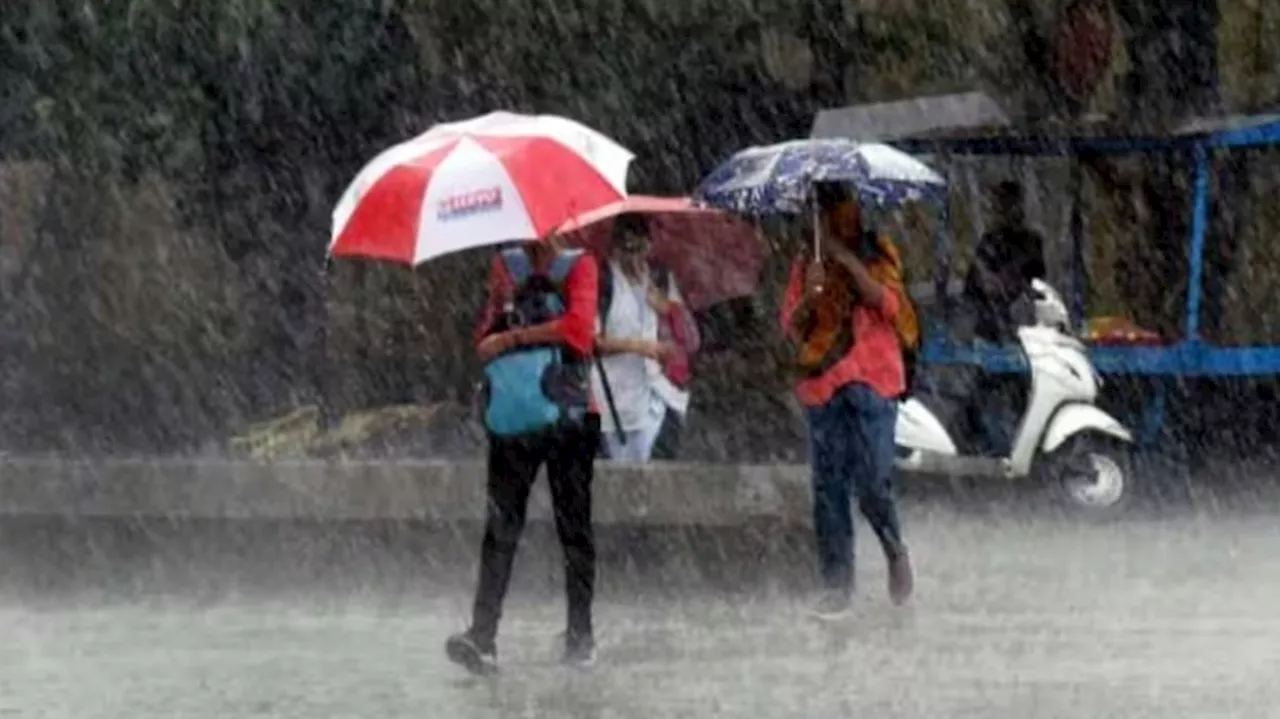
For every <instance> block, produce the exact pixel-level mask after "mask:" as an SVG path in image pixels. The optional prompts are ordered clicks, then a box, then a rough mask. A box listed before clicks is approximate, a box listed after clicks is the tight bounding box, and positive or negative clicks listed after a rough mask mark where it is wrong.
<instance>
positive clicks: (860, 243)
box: [781, 183, 914, 619]
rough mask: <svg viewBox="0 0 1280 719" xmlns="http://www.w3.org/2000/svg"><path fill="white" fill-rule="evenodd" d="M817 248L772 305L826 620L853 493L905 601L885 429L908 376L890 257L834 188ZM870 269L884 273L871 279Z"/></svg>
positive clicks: (842, 592) (907, 586)
mask: <svg viewBox="0 0 1280 719" xmlns="http://www.w3.org/2000/svg"><path fill="white" fill-rule="evenodd" d="M815 195H816V201H817V203H818V208H819V212H820V213H821V216H820V218H819V227H818V228H817V229H818V232H819V240H818V250H819V252H820V253H821V258H820V259H818V258H817V257H815V256H813V255H812V254H810V255H809V256H802V257H800V258H798V259H797V260H796V261H795V262H794V263H793V264H792V267H791V276H790V281H789V282H788V284H787V289H786V293H785V296H784V298H783V303H782V308H781V321H782V326H783V328H784V331H785V332H786V333H787V334H788V335H789V336H790V337H791V338H792V339H793V340H794V341H795V342H796V343H797V344H798V347H799V352H798V354H799V356H798V359H797V365H798V370H799V371H800V373H801V379H800V381H799V383H798V384H797V385H796V394H797V395H798V397H799V399H800V401H801V402H802V403H803V404H804V405H805V406H806V408H807V415H808V421H809V435H810V444H811V449H810V461H811V463H812V466H813V476H812V481H813V522H814V529H815V531H816V534H817V545H818V546H817V549H818V561H819V565H820V566H821V570H822V580H823V590H824V591H823V593H822V595H821V597H820V598H819V601H818V604H817V606H816V608H815V612H816V614H817V615H818V616H819V617H820V618H824V619H830V618H836V617H838V616H841V615H843V614H845V613H847V612H848V611H849V608H850V604H851V600H852V594H853V588H854V533H853V514H852V509H851V506H850V505H851V502H852V500H853V498H854V497H855V496H856V498H857V500H858V506H859V508H860V509H861V511H862V514H863V516H865V517H866V518H867V521H868V522H869V523H870V525H871V528H872V530H873V531H874V532H875V534H876V537H877V539H879V541H880V547H881V549H882V550H883V551H884V554H885V557H886V559H887V561H888V567H889V577H888V580H889V582H888V584H889V595H890V597H891V598H892V599H893V601H894V602H895V603H898V604H901V603H904V602H906V601H907V600H908V598H910V596H911V592H912V587H913V582H914V577H913V573H912V568H911V559H910V556H909V555H908V553H907V545H906V543H905V541H904V540H903V537H902V528H901V523H900V520H899V517H898V508H897V503H896V501H895V499H894V495H893V472H894V453H895V449H894V427H895V424H896V422H897V416H898V398H899V397H900V396H901V395H902V394H903V393H904V391H905V387H906V376H905V369H904V364H903V357H902V343H901V340H900V339H899V329H898V320H899V313H900V312H907V311H909V310H908V309H906V307H907V305H908V304H909V303H908V302H907V299H906V296H905V289H904V287H903V286H902V284H901V282H900V281H897V282H895V281H893V280H892V279H891V278H893V277H898V278H900V277H901V272H900V267H897V268H895V267H889V268H887V269H888V270H895V269H896V270H898V271H896V272H895V271H885V272H880V271H877V270H878V269H880V268H878V267H877V265H878V264H880V263H886V262H887V263H890V264H893V263H898V262H900V260H899V258H898V255H897V253H896V252H895V251H891V248H889V247H888V246H884V247H883V249H882V244H881V243H882V242H888V239H887V238H880V237H878V236H877V235H876V233H875V232H872V231H869V230H867V229H865V228H864V227H863V226H862V213H861V207H860V206H859V205H858V203H857V201H856V200H855V198H854V197H853V196H852V193H850V192H849V190H848V189H846V188H844V187H843V186H841V185H836V184H826V183H823V184H819V185H817V186H816V187H815ZM877 277H880V278H885V279H884V280H879V279H877Z"/></svg>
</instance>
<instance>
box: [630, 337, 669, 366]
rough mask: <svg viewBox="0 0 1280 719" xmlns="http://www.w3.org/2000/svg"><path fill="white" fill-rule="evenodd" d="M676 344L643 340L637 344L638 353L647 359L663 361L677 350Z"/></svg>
mask: <svg viewBox="0 0 1280 719" xmlns="http://www.w3.org/2000/svg"><path fill="white" fill-rule="evenodd" d="M675 349H676V346H675V345H674V344H672V343H670V342H647V341H644V340H641V341H640V342H639V344H638V345H637V346H636V354H638V355H640V356H641V357H644V358H646V359H651V360H654V361H655V362H662V361H664V360H665V359H667V358H668V357H670V356H671V355H672V353H674V352H675Z"/></svg>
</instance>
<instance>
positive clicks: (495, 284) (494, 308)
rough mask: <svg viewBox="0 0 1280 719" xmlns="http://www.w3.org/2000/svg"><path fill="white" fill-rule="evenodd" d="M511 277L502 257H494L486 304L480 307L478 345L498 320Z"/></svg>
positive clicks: (476, 337) (508, 290)
mask: <svg viewBox="0 0 1280 719" xmlns="http://www.w3.org/2000/svg"><path fill="white" fill-rule="evenodd" d="M510 284H511V282H510V278H509V277H508V276H507V271H506V268H505V267H503V265H502V258H501V257H494V258H493V264H492V265H490V267H489V293H488V295H487V296H486V297H485V302H484V306H483V307H482V308H481V309H480V317H479V319H478V320H477V321H476V328H475V337H474V341H475V344H476V346H477V347H478V346H479V345H480V343H481V342H483V341H484V339H485V337H487V336H488V335H489V332H490V331H491V330H492V329H493V325H494V323H495V322H497V320H498V314H499V313H500V312H501V311H502V305H503V304H504V302H505V299H506V296H507V294H508V293H509V292H510Z"/></svg>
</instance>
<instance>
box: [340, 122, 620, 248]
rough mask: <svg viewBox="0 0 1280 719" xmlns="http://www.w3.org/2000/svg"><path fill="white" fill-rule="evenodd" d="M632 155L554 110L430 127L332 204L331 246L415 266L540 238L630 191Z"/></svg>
mask: <svg viewBox="0 0 1280 719" xmlns="http://www.w3.org/2000/svg"><path fill="white" fill-rule="evenodd" d="M634 157H635V156H634V155H633V154H632V153H631V152H630V151H629V150H627V149H626V148H625V147H622V146H621V145H619V144H617V143H616V142H614V141H613V140H611V139H609V138H608V137H606V136H604V135H603V134H601V133H599V132H597V131H595V130H592V129H591V128H589V127H587V126H585V125H582V124H581V123H578V122H575V121H573V120H569V119H566V118H563V117H557V116H554V115H520V114H516V113H510V112H493V113H490V114H488V115H483V116H481V117H477V118H473V119H471V120H464V121H461V122H451V123H444V124H440V125H436V126H435V127H432V128H431V129H430V130H428V131H427V132H425V133H423V134H421V135H419V136H418V137H415V138H413V139H412V140H408V141H406V142H403V143H401V144H399V145H395V146H394V147H391V148H389V149H387V150H385V151H383V152H382V153H381V154H380V155H378V156H377V157H375V158H374V159H373V160H372V161H370V162H369V164H367V165H365V167H364V169H362V170H361V171H360V173H359V174H358V175H357V176H356V178H355V180H354V181H352V183H351V184H350V186H348V187H347V189H346V191H345V192H344V193H343V194H342V198H341V199H340V200H339V201H338V204H337V206H336V207H335V208H334V210H333V231H332V236H331V238H330V242H329V254H331V255H333V256H334V257H367V258H373V259H385V260H393V261H396V262H402V263H405V264H410V265H416V264H419V263H422V262H425V261H427V260H430V259H432V258H435V257H439V256H441V255H445V254H448V253H451V252H457V251H460V250H467V249H471V248H476V247H485V246H489V245H495V244H501V243H504V242H510V241H513V240H533V239H539V238H543V237H546V236H547V235H548V234H549V233H550V232H551V231H552V230H554V229H555V228H557V227H559V226H560V225H561V224H563V223H564V222H565V221H566V220H568V219H570V218H572V217H575V216H577V215H579V214H581V213H583V212H590V211H591V210H594V209H596V208H598V207H602V206H604V205H607V204H609V203H611V202H616V201H617V200H619V199H621V198H623V197H625V196H626V181H627V169H628V167H629V166H630V164H631V160H632V159H634Z"/></svg>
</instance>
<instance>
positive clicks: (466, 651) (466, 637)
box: [444, 632, 498, 676]
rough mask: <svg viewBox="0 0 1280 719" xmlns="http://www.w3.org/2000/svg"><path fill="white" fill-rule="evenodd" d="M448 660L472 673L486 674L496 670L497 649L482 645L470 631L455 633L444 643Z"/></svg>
mask: <svg viewBox="0 0 1280 719" xmlns="http://www.w3.org/2000/svg"><path fill="white" fill-rule="evenodd" d="M444 652H445V654H447V655H448V656H449V661H451V662H453V663H454V664H458V665H460V666H462V667H465V668H466V670H467V671H469V672H471V673H472V674H478V675H480V676H488V675H490V674H495V673H497V671H498V651H497V649H496V648H495V647H493V646H488V647H482V646H481V645H480V644H479V643H477V642H476V640H475V639H474V638H472V636H471V633H470V632H463V633H462V634H455V635H453V636H452V637H449V641H447V642H445V644H444Z"/></svg>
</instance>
